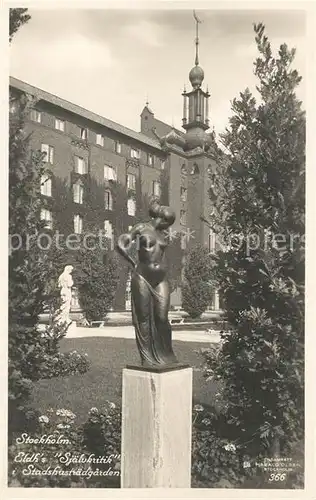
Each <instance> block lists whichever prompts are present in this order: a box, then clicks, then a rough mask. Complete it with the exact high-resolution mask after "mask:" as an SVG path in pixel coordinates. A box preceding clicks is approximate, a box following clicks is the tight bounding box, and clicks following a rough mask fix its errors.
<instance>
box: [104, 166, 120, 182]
mask: <svg viewBox="0 0 316 500" xmlns="http://www.w3.org/2000/svg"><path fill="white" fill-rule="evenodd" d="M104 179H105V180H107V181H116V180H117V176H116V171H115V168H113V167H110V166H109V165H104Z"/></svg>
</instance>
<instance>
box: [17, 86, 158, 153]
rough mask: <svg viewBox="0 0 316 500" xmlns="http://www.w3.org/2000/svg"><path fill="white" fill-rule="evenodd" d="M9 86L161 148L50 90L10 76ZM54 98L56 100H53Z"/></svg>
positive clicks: (156, 142)
mask: <svg viewBox="0 0 316 500" xmlns="http://www.w3.org/2000/svg"><path fill="white" fill-rule="evenodd" d="M10 86H12V87H15V88H18V89H19V90H22V91H25V92H29V93H32V92H33V94H34V96H36V97H39V98H42V99H43V100H44V101H45V100H46V101H47V102H50V103H51V104H54V105H55V106H59V107H61V108H65V109H67V110H68V111H70V112H72V113H74V114H78V115H81V116H84V117H85V118H87V119H88V120H90V121H92V122H96V123H99V124H100V125H103V126H104V127H106V128H109V129H112V130H115V131H116V132H119V133H120V134H122V135H126V136H128V137H130V138H132V139H134V140H136V141H138V142H142V143H145V144H147V145H149V146H151V147H153V148H155V149H159V150H161V146H160V144H159V142H158V141H155V140H154V139H151V138H150V137H148V136H146V135H145V134H143V133H141V132H137V131H136V130H133V129H130V128H128V127H125V126H124V125H121V124H119V123H117V122H114V121H113V120H110V119H108V118H105V117H104V116H101V115H98V114H97V113H94V112H93V111H89V110H88V109H86V108H83V107H82V106H79V105H78V104H74V103H72V102H70V101H68V100H66V99H63V98H61V97H58V96H56V95H55V94H51V93H50V92H47V91H46V90H43V89H40V88H38V87H35V86H34V85H31V84H29V83H27V82H23V81H22V80H19V79H18V78H15V77H13V76H10ZM54 100H55V101H56V102H54ZM71 108H72V109H71ZM89 115H90V116H89Z"/></svg>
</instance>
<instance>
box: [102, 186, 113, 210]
mask: <svg viewBox="0 0 316 500" xmlns="http://www.w3.org/2000/svg"><path fill="white" fill-rule="evenodd" d="M104 207H105V210H113V197H112V193H111V191H110V190H109V189H106V190H105V191H104Z"/></svg>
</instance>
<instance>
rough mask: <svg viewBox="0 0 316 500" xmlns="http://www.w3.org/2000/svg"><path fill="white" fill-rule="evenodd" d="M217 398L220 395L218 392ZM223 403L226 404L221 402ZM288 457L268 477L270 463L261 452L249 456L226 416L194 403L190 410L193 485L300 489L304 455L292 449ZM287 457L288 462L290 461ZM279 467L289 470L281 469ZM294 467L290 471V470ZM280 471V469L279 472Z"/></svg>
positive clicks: (200, 486) (302, 480)
mask: <svg viewBox="0 0 316 500" xmlns="http://www.w3.org/2000/svg"><path fill="white" fill-rule="evenodd" d="M217 396H218V397H219V399H221V398H222V394H221V393H218V394H217ZM224 406H225V405H224ZM293 451H294V453H293V454H292V455H291V457H288V456H285V457H284V458H285V459H286V460H284V461H280V462H278V463H274V467H275V469H274V474H275V475H277V474H278V476H277V477H278V479H277V480H276V481H272V480H271V471H270V470H269V468H270V467H271V463H270V462H269V461H266V457H265V456H264V454H261V453H260V452H259V453H258V455H257V456H256V457H255V458H254V457H251V456H250V455H249V450H248V448H247V445H246V443H244V442H243V437H242V433H240V432H239V431H236V427H234V426H233V425H231V423H230V421H229V417H228V416H227V415H225V414H224V415H223V414H221V412H219V413H218V412H214V411H211V410H208V409H206V408H204V407H203V406H202V405H195V407H194V410H193V443H192V486H193V487H196V488H243V489H245V488H246V489H248V488H252V489H255V488H264V489H269V488H272V489H276V488H279V489H289V488H292V489H293V488H302V487H303V485H304V479H303V472H302V471H303V457H302V453H301V451H300V450H297V449H295V450H293ZM289 459H291V461H290V462H289ZM282 468H283V469H285V468H287V469H288V471H286V472H283V471H282ZM290 469H293V470H290ZM278 471H279V472H278Z"/></svg>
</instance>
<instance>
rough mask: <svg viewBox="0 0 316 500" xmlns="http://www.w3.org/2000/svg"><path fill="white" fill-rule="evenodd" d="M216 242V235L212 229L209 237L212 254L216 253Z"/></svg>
mask: <svg viewBox="0 0 316 500" xmlns="http://www.w3.org/2000/svg"><path fill="white" fill-rule="evenodd" d="M215 241H216V237H215V233H214V231H213V230H212V229H210V231H209V235H208V250H209V252H210V253H214V252H215Z"/></svg>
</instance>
